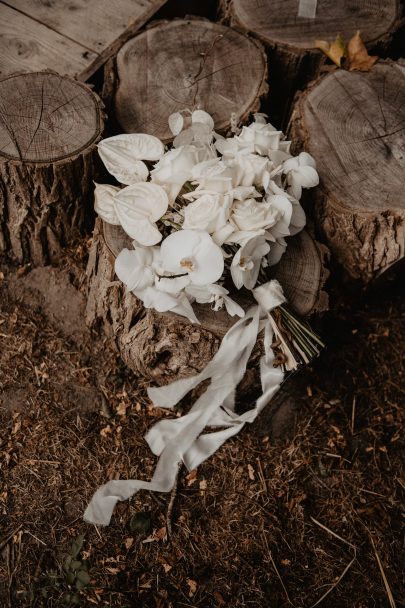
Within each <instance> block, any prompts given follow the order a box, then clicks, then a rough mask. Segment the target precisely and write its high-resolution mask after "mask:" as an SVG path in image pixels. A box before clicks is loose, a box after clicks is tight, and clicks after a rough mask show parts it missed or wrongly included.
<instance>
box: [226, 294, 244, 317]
mask: <svg viewBox="0 0 405 608" xmlns="http://www.w3.org/2000/svg"><path fill="white" fill-rule="evenodd" d="M224 302H225V307H226V310H227V312H228V314H229V315H231V317H234V316H235V315H238V317H244V316H245V311H244V310H243V308H242V306H239V304H237V302H235V301H234V300H232V298H230V297H229V296H224Z"/></svg>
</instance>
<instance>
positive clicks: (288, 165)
mask: <svg viewBox="0 0 405 608" xmlns="http://www.w3.org/2000/svg"><path fill="white" fill-rule="evenodd" d="M298 167H299V161H298V157H297V156H294V157H293V158H289V159H288V160H286V161H285V163H284V164H283V173H288V172H289V171H293V170H294V169H298Z"/></svg>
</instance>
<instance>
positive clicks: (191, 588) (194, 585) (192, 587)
mask: <svg viewBox="0 0 405 608" xmlns="http://www.w3.org/2000/svg"><path fill="white" fill-rule="evenodd" d="M187 585H188V586H189V592H188V597H193V595H194V594H195V592H196V591H197V583H196V581H193V579H192V578H188V579H187Z"/></svg>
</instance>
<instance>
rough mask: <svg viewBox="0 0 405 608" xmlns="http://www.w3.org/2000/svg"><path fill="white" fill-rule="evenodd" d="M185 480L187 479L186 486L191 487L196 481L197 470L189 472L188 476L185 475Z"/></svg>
mask: <svg viewBox="0 0 405 608" xmlns="http://www.w3.org/2000/svg"><path fill="white" fill-rule="evenodd" d="M186 479H187V485H188V486H192V485H193V483H194V482H195V481H196V479H197V469H194V470H193V471H191V472H190V473H189V474H188V475H186Z"/></svg>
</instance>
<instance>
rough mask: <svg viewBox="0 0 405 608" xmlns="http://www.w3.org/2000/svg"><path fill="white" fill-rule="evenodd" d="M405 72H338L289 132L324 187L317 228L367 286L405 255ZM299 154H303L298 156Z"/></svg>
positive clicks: (305, 101) (306, 99) (303, 102)
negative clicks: (310, 158) (312, 161)
mask: <svg viewBox="0 0 405 608" xmlns="http://www.w3.org/2000/svg"><path fill="white" fill-rule="evenodd" d="M404 99H405V68H404V67H401V66H400V65H398V64H395V63H392V62H379V63H377V64H376V65H375V66H374V67H373V69H372V71H371V72H348V71H345V70H336V71H334V72H332V73H330V74H328V75H326V76H325V77H323V78H321V79H319V80H318V81H316V82H314V83H313V84H312V85H311V86H310V88H309V89H308V90H307V91H305V92H304V93H302V94H301V96H300V97H299V99H298V100H297V104H296V106H295V109H294V111H293V115H292V119H291V124H290V132H291V137H292V139H293V140H294V142H297V147H298V149H299V148H302V149H305V150H306V151H308V152H309V153H310V154H312V155H313V156H314V157H315V159H316V161H317V166H318V171H319V174H320V179H321V186H320V188H318V189H317V191H316V193H315V195H316V197H317V202H316V206H315V221H316V222H317V223H318V225H319V226H320V228H321V230H322V231H323V233H324V235H325V236H326V239H327V242H328V245H329V247H330V249H331V250H332V252H333V254H334V256H335V257H336V258H337V260H338V261H339V262H340V263H341V264H342V265H343V266H344V268H345V269H346V271H347V272H348V274H349V275H350V276H351V277H352V278H354V279H357V280H360V281H362V282H363V283H364V284H366V283H369V282H370V281H371V280H373V279H375V278H377V277H379V276H381V275H382V274H383V273H384V272H385V271H386V270H388V269H389V268H391V267H393V265H394V264H396V263H397V262H399V261H400V260H402V259H403V258H404V252H405V195H404V184H405V180H404V174H405V173H404V171H405V153H404V150H405V105H404V102H403V100H404ZM297 151H298V150H297Z"/></svg>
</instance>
